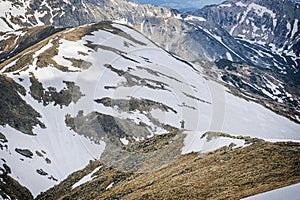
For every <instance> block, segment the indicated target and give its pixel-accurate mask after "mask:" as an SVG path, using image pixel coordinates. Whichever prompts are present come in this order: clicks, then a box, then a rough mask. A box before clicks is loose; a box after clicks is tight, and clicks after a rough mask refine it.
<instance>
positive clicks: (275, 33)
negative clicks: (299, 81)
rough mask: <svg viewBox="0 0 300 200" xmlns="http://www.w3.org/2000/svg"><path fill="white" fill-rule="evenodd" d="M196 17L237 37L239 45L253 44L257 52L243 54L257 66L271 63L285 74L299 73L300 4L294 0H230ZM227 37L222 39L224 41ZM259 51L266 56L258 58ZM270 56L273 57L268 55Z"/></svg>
mask: <svg viewBox="0 0 300 200" xmlns="http://www.w3.org/2000/svg"><path fill="white" fill-rule="evenodd" d="M192 14H193V15H196V16H200V17H203V18H205V19H206V23H207V24H210V25H211V26H212V27H218V26H220V27H221V28H222V29H224V30H226V32H227V33H229V35H230V36H232V37H234V39H235V40H236V41H237V42H238V43H237V44H240V45H241V46H244V45H243V44H246V43H245V42H247V43H248V44H247V45H249V44H250V46H249V47H250V48H252V49H253V50H252V51H254V53H252V52H251V50H250V51H249V50H248V51H242V52H241V53H243V54H244V55H245V56H248V57H249V58H251V59H252V62H253V64H256V65H261V66H263V65H264V64H267V66H270V67H272V66H275V67H277V68H278V69H280V70H283V71H285V70H287V71H294V70H295V68H296V72H298V71H299V62H300V61H299V55H300V50H299V49H300V48H299V45H300V34H299V32H300V29H299V28H298V27H299V22H300V21H299V20H300V5H299V3H295V2H292V1H290V0H283V1H272V0H267V1H265V0H251V1H249V0H242V1H237V0H228V1H225V2H224V3H222V4H220V5H212V6H206V7H204V8H203V9H200V10H198V11H195V12H193V13H192ZM220 36H221V35H220ZM227 38H228V37H222V40H223V42H226V40H227ZM229 46H230V47H231V45H229ZM263 47H264V48H265V49H264V48H263ZM256 51H258V52H260V53H262V54H265V55H264V56H258V57H257V56H256V54H255V52H256ZM248 53H252V55H251V54H248ZM267 53H269V54H270V55H269V56H267V55H266V54H267ZM240 55H241V54H240ZM268 57H269V58H268ZM297 57H298V58H297ZM262 59H267V61H264V60H262ZM283 63H285V64H284V65H283ZM248 64H249V62H248Z"/></svg>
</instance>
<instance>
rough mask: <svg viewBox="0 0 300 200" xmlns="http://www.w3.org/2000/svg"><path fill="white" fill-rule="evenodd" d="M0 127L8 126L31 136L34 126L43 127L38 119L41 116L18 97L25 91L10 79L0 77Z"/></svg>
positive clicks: (24, 93)
mask: <svg viewBox="0 0 300 200" xmlns="http://www.w3.org/2000/svg"><path fill="white" fill-rule="evenodd" d="M0 87H1V90H0V105H1V106H0V113H1V114H0V125H2V126H5V125H9V126H11V127H13V128H15V129H17V130H19V131H20V132H23V133H26V134H30V135H32V134H33V132H32V129H33V127H34V126H36V125H39V126H41V127H43V128H45V125H44V124H43V123H42V122H40V120H39V119H38V118H39V117H41V115H40V114H39V113H38V112H37V111H36V110H34V109H33V108H32V107H31V106H30V105H28V104H27V103H26V102H25V101H24V100H23V99H22V98H21V96H20V94H21V95H24V96H25V95H26V90H25V89H24V88H23V87H22V86H21V85H19V84H17V83H16V82H14V81H13V80H12V79H11V78H8V77H6V76H3V75H1V76H0Z"/></svg>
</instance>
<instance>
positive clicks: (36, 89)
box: [30, 74, 84, 108]
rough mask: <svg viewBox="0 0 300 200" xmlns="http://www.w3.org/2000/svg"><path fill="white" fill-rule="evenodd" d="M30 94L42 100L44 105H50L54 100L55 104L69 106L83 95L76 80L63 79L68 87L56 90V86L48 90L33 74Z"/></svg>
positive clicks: (39, 100)
mask: <svg viewBox="0 0 300 200" xmlns="http://www.w3.org/2000/svg"><path fill="white" fill-rule="evenodd" d="M30 82H31V86H30V94H31V96H32V97H33V98H34V99H35V100H37V101H38V102H42V103H43V105H44V106H47V105H49V104H50V103H52V102H54V106H56V105H60V107H61V108H62V106H68V105H70V103H71V102H74V103H76V102H77V101H78V100H79V99H80V98H81V97H82V96H84V95H83V94H82V92H81V91H80V87H79V86H77V85H75V83H74V82H68V81H63V82H64V83H65V84H66V86H67V88H65V89H62V90H61V91H59V92H58V91H56V88H54V87H49V88H48V90H45V89H44V88H43V85H42V83H40V82H39V81H38V80H37V79H36V78H35V76H34V75H33V74H31V77H30Z"/></svg>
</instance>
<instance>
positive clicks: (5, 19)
mask: <svg viewBox="0 0 300 200" xmlns="http://www.w3.org/2000/svg"><path fill="white" fill-rule="evenodd" d="M277 1H278V3H276V2H277ZM276 2H274V1H259V0H253V1H234V0H232V1H226V2H224V3H223V4H220V5H213V6H207V7H204V8H203V9H201V10H198V11H196V12H193V13H179V12H178V11H176V10H171V9H168V8H160V7H155V6H151V5H139V4H136V3H131V2H127V1H125V0H114V1H112V0H108V1H92V0H84V1H72V2H71V1H66V0H56V1H48V0H45V1H25V0H18V1H11V0H6V1H3V2H0V4H1V7H3V8H7V9H2V11H1V13H0V16H2V17H0V21H1V24H2V25H1V26H0V31H1V32H2V33H1V37H0V43H1V45H0V59H1V61H0V62H4V61H5V60H6V59H8V58H10V57H11V56H12V55H15V54H17V53H19V52H20V51H22V50H24V49H26V48H28V47H30V46H31V45H32V44H35V43H37V42H39V41H40V40H41V39H43V38H45V37H47V36H50V35H51V34H53V33H55V32H57V31H60V30H61V29H60V28H52V27H40V26H39V25H44V24H46V25H52V26H53V25H54V26H56V27H63V28H66V27H73V26H78V25H84V24H87V23H91V22H98V21H102V20H110V21H118V22H121V23H125V24H128V25H130V26H132V27H134V28H135V29H136V30H138V31H140V32H141V33H143V34H144V35H146V36H147V37H148V38H150V39H151V40H153V41H154V42H155V43H157V44H158V45H160V46H161V47H163V48H165V49H166V50H168V51H169V52H172V53H174V54H176V55H179V56H181V57H183V58H185V59H187V60H190V61H193V62H199V60H200V61H201V60H203V59H204V60H209V61H211V62H217V66H219V67H218V71H219V72H220V73H219V74H220V75H219V77H223V78H222V79H221V78H220V80H222V81H223V82H225V83H227V84H230V85H231V86H233V87H235V89H237V90H238V92H239V93H240V92H245V91H246V92H247V93H250V94H251V95H255V96H257V97H256V98H261V99H263V101H269V102H273V101H274V100H275V101H277V102H278V103H279V104H281V106H280V107H285V108H284V109H285V110H288V111H287V112H286V113H287V114H285V115H286V116H289V117H290V118H291V119H293V120H294V121H298V122H299V120H300V119H299V112H300V107H299V105H300V100H299V95H300V94H299V92H298V90H297V89H295V88H298V87H299V84H300V83H299V56H300V55H299V52H298V49H299V48H298V46H299V30H298V27H299V13H300V11H299V9H300V8H299V4H297V3H295V2H291V1H289V0H286V1H281V0H276ZM290 10H291V11H292V12H289V11H290ZM36 26H38V27H36ZM24 27H25V28H24ZM30 27H35V28H34V29H31V28H30ZM20 28H21V29H20ZM28 28H29V29H28ZM19 29H20V30H19ZM16 30H18V31H16ZM7 31H8V32H7ZM226 60H229V61H233V62H234V63H237V64H236V65H237V66H239V65H240V64H241V65H240V66H243V65H246V66H249V67H250V68H251V69H253V70H251V73H248V72H247V73H243V72H241V70H233V71H234V77H232V70H230V72H228V70H226V69H233V68H232V67H231V64H230V63H231V62H228V61H226ZM220 66H221V67H220ZM225 68H226V69H225ZM247 68H248V67H247ZM224 69H225V70H224ZM256 69H257V70H256ZM206 70H207V69H206ZM256 71H259V72H262V73H263V74H264V76H263V77H261V78H259V80H253V77H254V76H255V77H257V76H256V74H257V73H256ZM210 73H214V72H213V70H211V72H210ZM230 79H233V80H230ZM232 82H234V84H232ZM245 88H246V89H245ZM267 104H268V105H269V104H270V103H265V105H267ZM268 107H271V109H272V108H274V106H268ZM275 108H276V106H275ZM272 110H273V111H275V112H278V113H282V112H281V111H278V110H277V109H272ZM279 110H281V108H280V109H279Z"/></svg>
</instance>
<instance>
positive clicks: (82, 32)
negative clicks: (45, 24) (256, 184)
mask: <svg viewBox="0 0 300 200" xmlns="http://www.w3.org/2000/svg"><path fill="white" fill-rule="evenodd" d="M0 69H1V77H2V78H1V80H2V82H1V84H2V85H3V86H4V87H6V88H8V90H6V94H5V95H1V98H2V99H1V102H6V103H7V106H10V107H11V108H14V109H15V111H13V112H1V115H2V116H1V118H3V119H11V120H7V121H1V123H2V126H1V127H0V132H1V133H2V134H3V138H4V139H3V140H1V147H2V148H1V149H2V150H1V158H3V160H2V161H1V162H2V164H1V166H3V167H1V168H5V167H4V165H7V166H9V167H10V168H11V173H10V174H9V175H10V176H11V177H12V178H14V179H15V180H17V181H18V182H20V183H21V184H22V185H24V186H26V187H27V188H28V189H29V190H30V191H31V192H32V194H33V195H34V196H37V195H38V194H39V193H40V192H41V191H45V190H46V189H48V188H50V187H51V186H53V185H55V184H57V183H59V182H60V181H62V180H63V179H65V178H66V177H67V176H68V175H69V174H70V173H72V172H74V171H76V170H78V169H80V168H83V166H85V165H86V164H87V163H88V161H89V160H94V159H98V158H100V157H102V158H105V157H106V158H110V155H111V154H112V153H113V152H115V150H117V149H119V148H122V147H123V146H125V145H127V144H131V143H133V142H134V141H139V140H144V139H146V138H149V137H152V136H154V135H155V134H161V133H166V132H169V131H176V130H178V129H179V127H180V121H181V120H184V121H185V128H186V129H189V130H195V131H196V134H192V135H190V136H189V135H187V137H186V139H185V142H183V144H185V145H186V147H185V151H187V152H189V151H190V150H191V151H193V148H194V147H193V141H194V140H196V138H199V140H200V141H203V140H201V138H200V137H201V136H202V134H203V133H204V132H206V131H221V132H225V133H230V134H233V135H245V136H254V137H259V138H265V139H275V140H281V139H285V140H299V139H300V137H299V130H300V125H299V124H297V123H294V122H292V121H290V120H289V119H287V118H285V117H282V116H280V115H277V114H275V113H274V112H272V111H270V110H269V109H267V108H265V107H263V106H261V105H260V104H257V103H255V102H253V101H251V100H249V99H248V100H245V99H243V98H240V97H236V96H234V95H233V94H231V92H230V90H229V89H228V88H227V87H225V86H224V85H222V84H220V83H218V82H216V80H212V79H210V78H208V77H206V76H205V75H204V71H203V69H202V68H201V67H200V66H197V65H194V64H191V63H189V62H187V61H185V60H183V59H181V58H179V57H176V56H174V55H172V54H170V53H168V52H166V51H164V50H163V49H161V48H159V47H157V46H156V45H155V44H154V43H153V42H151V41H150V40H148V39H146V38H145V37H144V36H143V35H141V34H140V33H138V32H136V31H134V30H133V29H132V28H129V27H127V26H124V25H120V24H117V23H112V22H101V23H98V24H92V25H85V26H80V27H77V28H69V29H66V30H62V31H61V32H58V33H55V34H53V35H51V36H50V37H48V38H46V39H45V40H42V41H41V42H39V43H37V44H36V45H33V46H32V47H30V48H28V49H26V50H24V51H22V52H21V53H19V54H18V55H16V56H14V57H13V58H10V59H8V60H6V61H5V62H3V63H2V64H0ZM9 97H11V98H9ZM6 99H10V101H7V100H6ZM1 105H3V104H1ZM4 110H5V108H4ZM22 113H32V115H30V116H28V115H25V116H24V115H22ZM245 113H246V115H245ZM16 114H17V115H16ZM230 141H232V140H230ZM227 142H228V141H227V140H226V145H227ZM183 144H182V145H183ZM197 144H198V145H199V144H201V142H200V143H197ZM197 144H196V146H197V148H199V146H198V145H197ZM221 144H223V142H222V141H221ZM238 144H239V143H238ZM243 144H244V143H242V145H243ZM218 147H219V146H218ZM189 148H190V150H189ZM177 150H179V151H180V149H177ZM209 150H211V149H208V151H209ZM213 150H214V149H213ZM108 160H109V159H108ZM108 163H109V162H108ZM109 165H111V166H113V165H114V162H112V163H110V164H109ZM129 166H130V165H129Z"/></svg>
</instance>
